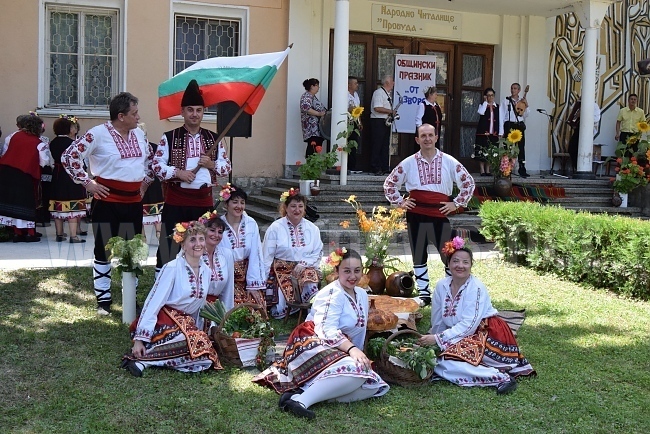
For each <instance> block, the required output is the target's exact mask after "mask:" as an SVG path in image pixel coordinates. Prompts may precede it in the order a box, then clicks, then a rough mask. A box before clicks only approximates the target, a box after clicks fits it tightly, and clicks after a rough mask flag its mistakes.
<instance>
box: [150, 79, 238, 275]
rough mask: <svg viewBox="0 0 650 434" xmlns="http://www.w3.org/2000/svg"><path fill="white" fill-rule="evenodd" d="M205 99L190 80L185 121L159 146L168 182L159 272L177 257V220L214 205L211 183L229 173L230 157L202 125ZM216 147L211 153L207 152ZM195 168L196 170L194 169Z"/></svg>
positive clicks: (161, 173)
mask: <svg viewBox="0 0 650 434" xmlns="http://www.w3.org/2000/svg"><path fill="white" fill-rule="evenodd" d="M204 108H205V103H204V101H203V96H202V95H201V91H200V90H199V85H198V83H197V82H196V80H192V81H190V83H189V84H188V85H187V88H186V89H185V93H184V94H183V99H182V100H181V116H183V120H184V121H185V122H184V123H183V125H182V126H181V127H179V128H176V129H174V130H171V131H167V132H166V133H164V134H163V136H162V138H161V140H160V144H158V148H157V149H156V155H155V157H154V162H153V170H154V172H155V173H156V176H158V178H159V179H160V180H161V181H162V182H163V185H165V184H166V188H163V190H164V191H165V206H164V207H163V211H162V215H161V229H160V234H161V235H160V240H159V244H158V253H157V254H156V276H157V274H158V272H159V271H160V269H161V268H162V266H163V265H164V264H166V263H167V262H169V261H171V260H172V259H174V258H175V257H176V254H177V253H178V250H179V248H180V246H179V245H178V244H176V243H172V240H171V235H172V233H173V231H174V226H175V225H176V223H178V222H188V221H192V220H196V219H198V218H199V217H201V215H203V214H204V213H206V212H207V211H210V210H212V208H213V207H214V199H213V197H212V186H213V185H214V184H216V182H217V177H218V176H219V177H222V176H227V175H228V174H229V173H230V168H231V167H230V160H229V159H228V157H227V156H226V149H225V148H224V146H223V144H222V143H217V138H218V136H217V134H216V133H214V132H212V131H209V130H206V129H203V128H201V121H202V120H203V112H204ZM215 146H216V147H217V148H216V152H214V154H213V155H212V156H210V155H208V152H209V151H210V150H211V149H213V147H215ZM194 169H196V170H194Z"/></svg>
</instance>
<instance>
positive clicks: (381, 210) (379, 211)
mask: <svg viewBox="0 0 650 434" xmlns="http://www.w3.org/2000/svg"><path fill="white" fill-rule="evenodd" d="M377 212H378V213H380V214H383V213H385V212H386V207H385V206H381V205H380V206H378V207H377Z"/></svg>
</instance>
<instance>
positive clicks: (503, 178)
mask: <svg viewBox="0 0 650 434" xmlns="http://www.w3.org/2000/svg"><path fill="white" fill-rule="evenodd" d="M522 137H523V134H522V133H521V131H519V130H510V132H509V133H508V135H507V136H506V137H503V138H501V139H499V141H498V142H497V143H494V144H490V145H489V146H488V147H486V148H478V147H476V145H474V146H475V149H476V154H478V155H479V156H481V157H483V158H485V160H486V161H487V162H488V164H489V165H490V169H491V171H492V174H493V175H494V189H495V192H496V194H497V196H499V197H505V196H509V195H510V190H511V189H512V181H511V178H510V176H511V174H512V170H513V169H514V167H515V159H516V158H517V156H518V155H519V145H517V143H519V141H521V139H522ZM472 158H474V155H472Z"/></svg>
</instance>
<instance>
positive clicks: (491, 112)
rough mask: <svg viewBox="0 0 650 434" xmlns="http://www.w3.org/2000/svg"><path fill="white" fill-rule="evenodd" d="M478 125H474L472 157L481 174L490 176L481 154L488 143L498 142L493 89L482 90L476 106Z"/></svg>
mask: <svg viewBox="0 0 650 434" xmlns="http://www.w3.org/2000/svg"><path fill="white" fill-rule="evenodd" d="M478 114H479V116H480V117H479V118H478V125H476V144H475V145H474V148H475V149H474V154H473V155H474V158H475V159H476V160H478V164H479V168H480V170H481V176H491V175H492V174H491V173H490V165H489V164H488V163H487V159H486V158H485V155H484V154H483V153H484V152H485V150H486V149H487V148H488V147H489V146H490V145H498V143H499V104H497V103H496V102H494V89H492V88H491V87H488V88H487V89H485V90H484V91H483V102H482V103H481V105H480V106H478Z"/></svg>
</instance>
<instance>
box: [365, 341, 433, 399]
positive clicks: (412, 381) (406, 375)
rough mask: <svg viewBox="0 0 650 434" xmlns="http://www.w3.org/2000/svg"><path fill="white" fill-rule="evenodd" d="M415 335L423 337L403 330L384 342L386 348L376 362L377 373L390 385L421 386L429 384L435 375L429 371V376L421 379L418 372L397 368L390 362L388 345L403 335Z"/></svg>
mask: <svg viewBox="0 0 650 434" xmlns="http://www.w3.org/2000/svg"><path fill="white" fill-rule="evenodd" d="M406 334H408V335H415V336H416V337H418V338H419V337H421V336H422V335H421V334H420V333H418V332H416V331H413V330H408V329H405V330H401V331H398V332H396V333H393V334H392V335H390V336H389V337H388V338H386V342H384V346H383V347H382V349H381V354H380V355H379V360H376V361H375V371H376V372H377V373H378V374H379V375H380V376H381V378H382V379H383V380H384V381H385V382H387V383H389V384H397V385H399V386H405V387H406V386H421V385H423V384H426V383H428V382H429V379H430V378H431V376H432V375H433V370H432V369H427V376H426V377H424V378H420V375H418V373H417V372H415V371H414V370H412V369H408V368H402V367H401V366H397V365H396V364H394V363H393V362H391V361H390V360H388V357H389V356H388V351H387V349H388V344H389V343H390V341H392V340H393V339H395V338H396V337H398V336H401V335H406Z"/></svg>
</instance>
